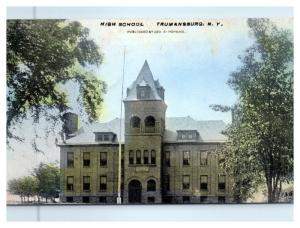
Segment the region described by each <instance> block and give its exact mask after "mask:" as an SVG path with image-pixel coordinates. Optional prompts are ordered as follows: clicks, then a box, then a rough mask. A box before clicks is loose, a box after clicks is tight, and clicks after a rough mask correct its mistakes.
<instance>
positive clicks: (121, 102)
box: [117, 47, 126, 204]
mask: <svg viewBox="0 0 300 228" xmlns="http://www.w3.org/2000/svg"><path fill="white" fill-rule="evenodd" d="M125 52H126V48H125V47H124V53H123V74H122V92H121V101H120V106H121V107H120V131H119V168H118V198H117V204H122V198H121V181H122V180H121V178H122V170H121V169H122V166H121V161H122V144H121V138H122V114H123V90H124V89H123V88H124V74H125Z"/></svg>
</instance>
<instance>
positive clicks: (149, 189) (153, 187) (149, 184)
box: [147, 180, 156, 192]
mask: <svg viewBox="0 0 300 228" xmlns="http://www.w3.org/2000/svg"><path fill="white" fill-rule="evenodd" d="M152 191H156V183H155V180H148V182H147V192H152Z"/></svg>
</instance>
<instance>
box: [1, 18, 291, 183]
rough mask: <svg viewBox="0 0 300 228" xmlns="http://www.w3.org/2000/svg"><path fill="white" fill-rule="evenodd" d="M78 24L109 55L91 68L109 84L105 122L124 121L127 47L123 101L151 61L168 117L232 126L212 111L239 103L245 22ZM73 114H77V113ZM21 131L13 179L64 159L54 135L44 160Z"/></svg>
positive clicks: (25, 129)
mask: <svg viewBox="0 0 300 228" xmlns="http://www.w3.org/2000/svg"><path fill="white" fill-rule="evenodd" d="M79 21H80V22H81V23H82V25H84V26H86V27H88V28H89V29H90V37H91V38H92V39H94V41H95V42H96V43H97V44H98V45H99V47H100V50H101V52H102V53H103V55H104V61H103V63H102V65H101V66H100V67H99V68H93V69H92V70H93V71H94V73H95V74H96V75H97V77H98V78H99V79H101V80H104V81H105V82H106V83H107V85H108V87H107V93H106V94H105V96H104V103H103V113H102V115H101V116H100V118H99V121H100V122H106V121H109V120H112V119H114V118H116V117H119V116H120V98H121V88H122V72H123V52H124V48H125V65H124V96H126V88H127V87H129V86H130V85H131V83H132V82H133V81H134V80H135V79H136V77H137V76H138V73H139V71H140V70H141V67H142V65H143V63H144V61H145V60H147V61H148V64H149V66H150V69H151V71H152V74H153V76H154V79H155V80H157V79H158V80H159V81H160V84H161V85H162V86H163V87H164V89H165V102H166V104H167V106H168V108H167V112H166V116H167V117H183V116H190V117H192V118H194V119H196V120H223V121H224V122H225V123H230V121H231V114H230V113H220V112H215V111H213V110H212V109H211V108H210V107H209V106H210V105H211V104H222V105H229V106H230V105H233V104H234V103H235V101H236V95H235V93H234V91H233V90H232V89H231V88H229V86H228V85H227V84H226V82H227V80H228V78H229V75H230V73H231V72H233V71H235V70H237V69H238V67H239V66H240V61H239V59H238V58H237V57H238V55H241V54H243V52H244V50H245V49H246V48H247V47H249V46H250V45H251V44H252V43H253V39H252V38H251V37H250V36H249V30H248V27H247V23H246V21H247V19H246V18H238V19H237V18H235V19H234V18H231V19H229V18H228V19H226V18H225V19H207V18H206V19H201V18H188V19H186V20H185V19H182V18H181V19H178V20H175V19H168V18H164V19H161V18H160V19H148V20H146V19H137V20H132V21H130V22H143V24H144V26H143V27H133V28H132V27H104V26H100V22H102V21H103V22H107V21H109V20H100V19H99V20H79ZM110 21H116V22H119V21H126V22H128V21H129V20H121V19H119V20H110ZM158 21H164V22H165V21H168V22H170V21H173V22H175V21H181V22H182V21H191V22H193V21H202V22H204V23H207V22H212V23H214V24H216V23H217V22H220V23H221V24H222V25H223V26H218V27H216V26H214V27H207V26H205V27H198V26H196V27H190V28H186V27H185V28H183V27H179V28H173V27H157V26H156V22H158ZM274 21H276V23H277V24H278V25H279V26H282V27H291V26H292V23H291V20H289V19H286V20H283V19H282V18H281V19H274ZM129 30H135V31H137V30H148V31H149V30H151V31H156V30H160V31H163V30H166V31H169V30H176V31H182V30H183V31H184V33H153V34H132V33H127V32H128V31H129ZM68 90H69V91H70V92H71V93H76V90H77V88H76V87H72V86H69V87H68ZM124 98H125V97H124ZM70 103H71V104H74V105H75V98H74V96H73V97H71V98H70ZM75 106H76V105H75ZM123 110H124V109H123ZM74 111H75V112H76V108H75V109H74ZM44 124H46V123H43V122H42V123H41V126H44ZM17 131H18V133H20V134H22V135H24V136H25V137H27V139H26V142H25V143H16V142H14V143H13V147H14V149H15V150H14V151H12V150H10V149H9V148H8V150H7V155H8V156H7V158H8V179H11V178H13V177H18V176H22V175H26V174H29V173H30V172H31V170H32V167H34V166H36V165H37V164H38V163H39V162H40V161H44V162H51V161H56V160H59V148H58V147H56V146H55V145H54V140H55V137H56V136H55V135H52V136H50V137H49V138H48V139H47V140H46V142H45V140H42V139H41V140H39V142H40V146H41V148H42V149H43V150H44V151H45V155H42V154H36V153H34V152H32V149H31V146H30V142H31V139H30V137H28V135H33V131H32V127H31V122H30V121H25V122H24V124H23V125H22V126H20V127H19V128H18V129H17ZM40 131H42V128H41V129H40ZM15 167H18V169H15Z"/></svg>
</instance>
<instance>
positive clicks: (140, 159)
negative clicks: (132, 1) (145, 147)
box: [135, 150, 142, 165]
mask: <svg viewBox="0 0 300 228" xmlns="http://www.w3.org/2000/svg"><path fill="white" fill-rule="evenodd" d="M135 155H136V164H138V165H140V164H142V155H141V151H140V150H137V151H136V154H135Z"/></svg>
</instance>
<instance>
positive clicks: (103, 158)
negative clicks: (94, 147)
mask: <svg viewBox="0 0 300 228" xmlns="http://www.w3.org/2000/svg"><path fill="white" fill-rule="evenodd" d="M100 165H101V166H107V152H100Z"/></svg>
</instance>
